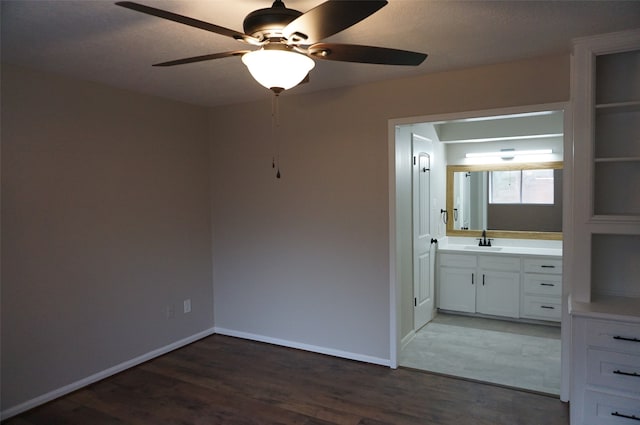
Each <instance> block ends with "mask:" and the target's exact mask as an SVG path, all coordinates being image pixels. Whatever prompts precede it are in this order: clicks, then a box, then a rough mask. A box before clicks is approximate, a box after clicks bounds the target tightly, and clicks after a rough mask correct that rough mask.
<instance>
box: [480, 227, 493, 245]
mask: <svg viewBox="0 0 640 425" xmlns="http://www.w3.org/2000/svg"><path fill="white" fill-rule="evenodd" d="M478 240H479V241H480V242H479V243H478V246H491V241H492V239H487V231H486V230H483V231H482V237H481V238H479V239H478Z"/></svg>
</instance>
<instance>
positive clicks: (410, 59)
mask: <svg viewBox="0 0 640 425" xmlns="http://www.w3.org/2000/svg"><path fill="white" fill-rule="evenodd" d="M387 3H388V2H387V0H329V1H325V2H324V3H322V4H320V5H319V6H317V7H315V8H313V9H311V10H309V11H308V12H306V13H302V12H300V11H297V10H294V9H289V8H287V7H286V6H285V4H284V3H283V2H282V0H275V1H274V2H273V5H272V6H271V7H270V8H265V9H258V10H254V11H253V12H251V13H249V14H248V15H247V16H246V17H245V19H244V22H243V29H244V33H242V32H238V31H234V30H232V29H228V28H224V27H221V26H218V25H214V24H211V23H208V22H204V21H201V20H198V19H194V18H190V17H187V16H183V15H178V14H176V13H172V12H168V11H166V10H162V9H156V8H154V7H150V6H145V5H142V4H139V3H135V2H131V1H120V2H117V3H116V4H117V5H118V6H122V7H125V8H127V9H131V10H134V11H137V12H142V13H146V14H148V15H153V16H156V17H159V18H163V19H168V20H170V21H174V22H178V23H181V24H184V25H189V26H192V27H195V28H200V29H202V30H205V31H210V32H213V33H216V34H220V35H223V36H226V37H231V38H233V39H235V40H238V41H240V42H242V43H244V44H247V45H249V46H254V47H258V48H259V49H257V50H233V51H230V52H222V53H213V54H207V55H202V56H195V57H190V58H185V59H178V60H173V61H169V62H162V63H157V64H155V65H154V66H174V65H183V64H188V63H194V62H201V61H208V60H213V59H220V58H226V57H230V56H241V57H242V61H243V62H244V64H245V65H246V66H247V68H248V69H249V72H250V73H251V75H252V76H253V77H254V78H255V79H256V81H258V83H260V84H262V85H263V86H264V87H266V88H268V89H270V90H272V91H273V92H274V93H276V94H279V93H280V92H282V91H283V90H287V89H290V88H292V87H295V86H296V85H298V84H300V83H301V82H303V81H304V80H305V79H306V78H307V77H308V74H309V71H311V69H313V67H314V66H315V62H314V61H313V59H312V58H318V59H326V60H333V61H343V62H358V63H370V64H386V65H411V66H417V65H420V64H421V63H422V62H423V61H424V60H425V59H426V58H427V55H426V54H424V53H418V52H411V51H407V50H397V49H389V48H384V47H373V46H361V45H353V44H337V43H322V42H321V40H322V39H324V38H327V37H329V36H331V35H333V34H336V33H338V32H340V31H342V30H344V29H346V28H349V27H350V26H352V25H355V24H356V23H358V22H360V21H362V20H363V19H365V18H367V17H368V16H370V15H372V14H374V13H375V12H377V11H378V10H380V9H381V8H382V7H384V6H385V5H386V4H387Z"/></svg>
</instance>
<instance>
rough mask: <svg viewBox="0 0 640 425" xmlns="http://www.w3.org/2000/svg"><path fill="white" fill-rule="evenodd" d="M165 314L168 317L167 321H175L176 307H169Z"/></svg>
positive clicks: (170, 305) (171, 305)
mask: <svg viewBox="0 0 640 425" xmlns="http://www.w3.org/2000/svg"><path fill="white" fill-rule="evenodd" d="M165 313H166V315H167V319H173V318H174V317H175V316H176V306H175V305H173V304H169V305H167V308H166V310H165Z"/></svg>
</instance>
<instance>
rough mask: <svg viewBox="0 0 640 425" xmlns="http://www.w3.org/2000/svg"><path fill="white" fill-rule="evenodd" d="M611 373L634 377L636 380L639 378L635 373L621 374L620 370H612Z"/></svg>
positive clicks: (639, 374) (639, 375) (638, 374)
mask: <svg viewBox="0 0 640 425" xmlns="http://www.w3.org/2000/svg"><path fill="white" fill-rule="evenodd" d="M613 373H615V374H616V375H624V376H635V377H636V378H640V373H636V372H623V371H621V370H614V371H613Z"/></svg>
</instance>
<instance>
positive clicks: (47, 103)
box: [2, 66, 213, 410]
mask: <svg viewBox="0 0 640 425" xmlns="http://www.w3.org/2000/svg"><path fill="white" fill-rule="evenodd" d="M207 138H208V123H207V114H206V110H205V109H203V108H197V107H193V106H189V105H185V104H180V103H177V102H172V101H166V100H161V99H157V98H153V97H149V96H144V95H138V94H134V93H129V92H125V91H120V90H115V89H111V88H107V87H104V86H99V85H96V84H90V83H84V82H78V81H74V80H70V79H66V78H59V77H56V76H52V75H48V74H41V73H36V72H31V71H28V70H26V69H21V68H14V67H10V66H3V67H2V410H6V409H9V408H12V407H15V406H16V405H19V404H20V403H23V402H25V401H27V400H30V399H33V398H34V397H37V396H41V395H43V394H46V393H48V392H50V391H53V390H56V389H58V388H60V387H63V386H65V385H68V384H71V383H73V382H75V381H78V380H81V379H83V378H86V377H87V376H90V375H92V374H94V373H97V372H100V371H103V370H105V369H107V368H109V367H112V366H114V365H117V364H119V363H121V362H124V361H127V360H130V359H132V358H134V357H136V356H140V355H142V354H145V353H147V352H150V351H152V350H154V349H158V348H159V347H163V346H165V345H167V344H170V343H173V342H175V341H178V340H180V339H183V338H185V337H188V336H190V335H193V334H195V333H197V332H200V331H203V330H205V329H208V328H211V327H212V326H213V311H212V304H213V291H212V285H211V232H210V227H211V226H210V194H209V190H210V189H209V161H208V144H207ZM186 298H191V301H192V308H193V312H192V313H190V314H188V315H185V314H182V301H183V299H186ZM171 304H175V306H176V314H175V318H173V319H167V318H166V312H165V308H166V306H167V305H171Z"/></svg>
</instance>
